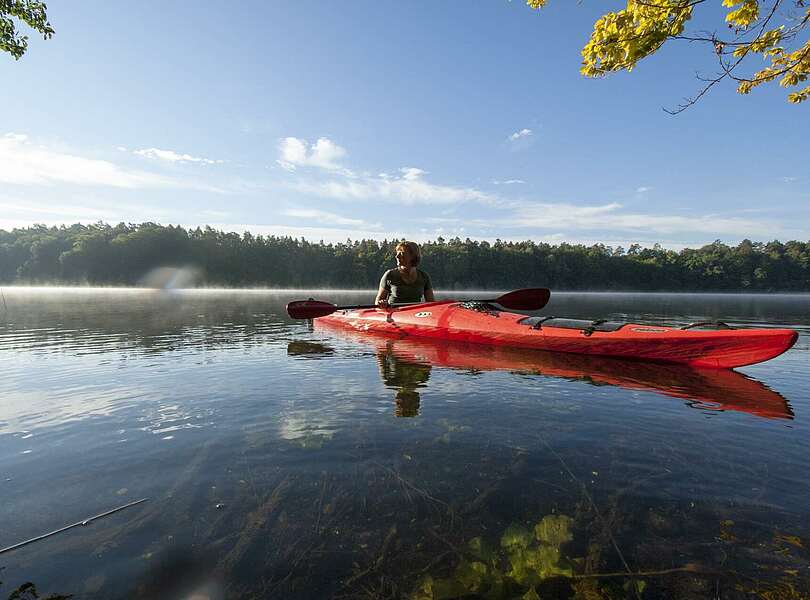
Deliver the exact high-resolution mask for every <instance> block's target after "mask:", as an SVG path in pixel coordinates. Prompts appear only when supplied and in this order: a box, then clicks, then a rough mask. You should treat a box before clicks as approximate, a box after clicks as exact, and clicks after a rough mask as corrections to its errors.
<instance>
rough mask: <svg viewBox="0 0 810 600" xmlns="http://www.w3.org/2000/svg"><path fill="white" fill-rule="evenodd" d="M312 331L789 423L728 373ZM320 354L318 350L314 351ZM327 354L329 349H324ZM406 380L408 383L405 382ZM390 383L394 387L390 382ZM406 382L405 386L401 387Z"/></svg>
mask: <svg viewBox="0 0 810 600" xmlns="http://www.w3.org/2000/svg"><path fill="white" fill-rule="evenodd" d="M315 327H316V328H317V329H321V330H328V331H330V332H331V333H338V334H339V335H343V336H347V337H349V338H351V339H352V340H354V341H357V342H362V343H366V344H369V345H371V346H372V347H373V348H374V349H375V350H376V352H377V353H378V355H386V356H391V357H393V358H394V359H395V360H396V361H398V364H399V365H400V370H402V368H404V365H409V364H410V365H428V366H430V367H445V368H452V369H464V370H475V371H492V370H498V371H510V372H518V373H530V374H534V375H541V376H544V377H560V378H565V379H575V380H580V381H584V382H586V383H591V384H594V385H611V386H616V387H620V388H624V389H629V390H637V391H652V392H656V393H659V394H663V395H665V396H669V397H673V398H681V399H685V400H687V401H688V403H689V405H690V406H692V407H693V408H698V409H702V410H707V411H717V412H723V411H738V412H745V413H748V414H751V415H755V416H758V417H764V418H766V419H792V418H793V411H792V410H791V408H790V406H789V405H788V402H787V400H785V398H784V397H783V396H782V395H781V394H779V393H777V392H774V391H773V390H771V389H769V388H768V387H766V386H765V385H763V384H762V383H760V382H759V381H755V380H753V379H750V378H748V377H746V376H745V375H743V374H741V373H736V372H734V371H730V370H728V369H705V368H693V367H687V366H684V365H677V364H660V363H658V364H656V363H650V362H643V361H629V360H623V359H618V358H605V357H602V356H581V355H579V356H578V355H576V354H563V353H560V354H556V353H553V352H542V351H537V350H526V349H520V348H510V347H507V346H492V345H486V346H485V345H483V344H467V343H462V342H447V341H443V340H434V339H429V338H419V337H413V336H405V337H400V338H392V337H391V336H389V335H368V334H366V333H359V332H356V331H352V330H347V329H346V328H345V327H343V323H342V322H339V323H336V322H335V320H334V319H323V318H321V319H317V320H316V321H315ZM320 351H321V352H323V351H324V350H323V349H320ZM328 351H331V348H329V349H328ZM406 379H408V381H410V380H411V379H413V378H412V377H411V378H406ZM393 383H396V382H393ZM406 383H407V382H406Z"/></svg>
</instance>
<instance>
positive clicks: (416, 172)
mask: <svg viewBox="0 0 810 600" xmlns="http://www.w3.org/2000/svg"><path fill="white" fill-rule="evenodd" d="M399 172H400V173H402V179H404V180H405V181H416V180H417V179H419V178H420V177H422V175H427V171H423V170H422V169H417V168H416V167H403V168H401V169H400V170H399Z"/></svg>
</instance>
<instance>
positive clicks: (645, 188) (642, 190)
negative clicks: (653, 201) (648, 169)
mask: <svg viewBox="0 0 810 600" xmlns="http://www.w3.org/2000/svg"><path fill="white" fill-rule="evenodd" d="M652 189H653V188H651V187H648V186H645V185H642V186H640V187H637V188H636V193H637V194H643V193H645V192H649V191H651V190H652Z"/></svg>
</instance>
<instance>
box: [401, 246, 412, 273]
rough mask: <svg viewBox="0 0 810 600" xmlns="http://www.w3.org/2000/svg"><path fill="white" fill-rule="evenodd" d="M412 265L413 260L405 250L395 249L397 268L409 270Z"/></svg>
mask: <svg viewBox="0 0 810 600" xmlns="http://www.w3.org/2000/svg"><path fill="white" fill-rule="evenodd" d="M412 264H413V258H412V257H411V253H410V252H408V249H407V248H398V249H397V267H399V268H401V269H402V268H409V267H410V266H411V265H412Z"/></svg>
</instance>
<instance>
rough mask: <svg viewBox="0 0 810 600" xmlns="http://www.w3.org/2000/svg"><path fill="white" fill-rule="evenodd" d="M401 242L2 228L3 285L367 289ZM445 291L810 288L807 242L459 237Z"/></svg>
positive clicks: (203, 231) (451, 249)
mask: <svg viewBox="0 0 810 600" xmlns="http://www.w3.org/2000/svg"><path fill="white" fill-rule="evenodd" d="M397 241H398V240H387V241H382V242H380V241H375V240H359V241H351V240H347V241H346V242H343V243H324V242H318V243H313V242H309V241H306V240H305V239H303V238H293V237H289V236H272V235H271V236H261V235H253V234H251V233H243V234H239V233H233V232H224V231H219V230H216V229H213V228H211V227H207V226H206V227H204V228H200V227H197V228H196V229H185V228H183V227H179V226H172V225H166V226H164V225H159V224H155V223H141V224H132V223H130V224H125V223H120V224H118V225H109V224H106V223H96V224H93V225H81V224H75V225H70V226H65V225H62V226H58V227H47V226H44V225H34V226H31V227H26V228H19V229H13V230H12V231H4V230H0V283H4V284H12V283H13V284H42V283H48V284H62V285H80V284H89V285H138V284H140V283H142V281H143V279H142V278H143V277H144V275H145V274H146V273H148V272H149V271H150V270H152V269H155V268H157V267H165V266H175V267H185V266H188V267H194V269H195V270H196V271H197V272H198V273H199V274H200V277H199V279H198V285H207V286H226V287H239V286H257V287H259V286H261V287H273V288H322V287H331V288H339V289H352V288H356V289H369V288H375V287H376V286H377V283H378V282H379V279H380V276H381V274H382V273H383V272H384V271H385V270H386V269H389V268H392V267H393V266H394V246H395V245H396V243H397ZM422 253H423V258H422V265H421V266H422V268H424V270H426V271H428V272H429V273H430V275H431V278H432V280H433V283H434V286H435V287H436V288H437V289H439V290H442V289H498V290H503V289H510V288H519V287H532V286H542V287H550V288H554V289H558V290H640V291H759V292H767V291H783V292H786V291H791V292H808V291H810V241H808V242H801V241H789V242H784V243H782V242H779V241H771V242H767V243H762V242H751V241H749V240H743V241H742V242H740V243H739V244H738V245H736V246H729V245H726V244H724V243H721V242H720V241H715V242H713V243H711V244H708V245H705V246H703V247H701V248H686V249H683V250H680V251H674V250H668V249H664V248H662V247H661V246H659V245H657V244H656V245H655V246H653V247H651V248H649V247H641V246H638V245H635V244H634V245H632V246H630V247H629V248H627V249H625V248H622V247H617V248H613V247H611V246H605V245H603V244H594V245H591V246H584V245H574V244H567V243H561V244H556V245H550V244H546V243H535V242H532V241H522V242H505V241H500V240H497V241H495V242H494V243H489V242H486V241H474V240H470V239H466V240H462V239H459V238H453V239H449V240H445V239H443V238H441V237H440V238H438V239H436V240H435V241H431V242H427V243H425V244H423V245H422Z"/></svg>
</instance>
